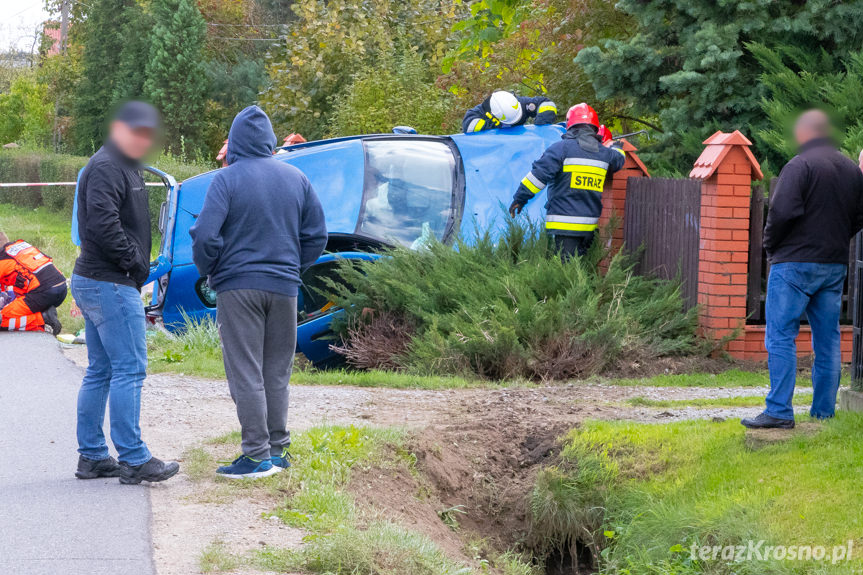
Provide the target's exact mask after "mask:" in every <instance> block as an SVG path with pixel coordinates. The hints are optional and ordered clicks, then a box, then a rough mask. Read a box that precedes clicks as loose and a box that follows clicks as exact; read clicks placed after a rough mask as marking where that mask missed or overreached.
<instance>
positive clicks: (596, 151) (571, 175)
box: [514, 126, 626, 236]
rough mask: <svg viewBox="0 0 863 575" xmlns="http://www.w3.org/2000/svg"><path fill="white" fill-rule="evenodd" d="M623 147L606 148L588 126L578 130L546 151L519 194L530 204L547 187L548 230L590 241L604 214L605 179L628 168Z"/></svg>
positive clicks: (570, 131) (517, 196) (517, 197)
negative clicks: (586, 237) (587, 237)
mask: <svg viewBox="0 0 863 575" xmlns="http://www.w3.org/2000/svg"><path fill="white" fill-rule="evenodd" d="M625 158H626V155H625V153H624V151H623V150H622V149H620V148H619V147H612V148H606V147H605V146H603V145H601V144H600V142H599V139H598V138H597V136H596V133H595V132H594V131H593V130H592V129H591V128H588V127H584V126H582V127H575V128H573V129H571V130H569V131H568V132H567V133H566V134H564V135H563V137H562V139H561V140H560V141H559V142H555V143H554V144H552V145H551V146H549V147H548V149H546V151H545V153H543V155H542V157H540V158H539V159H538V160H537V161H535V162H534V163H533V166H532V167H531V170H530V172H528V174H527V175H526V176H525V177H524V179H523V180H522V181H521V184H519V186H518V190H517V191H516V192H515V198H514V200H515V202H517V203H519V204H521V205H525V204H527V202H529V201H530V200H531V199H533V198H534V197H535V196H536V195H537V194H539V193H540V192H541V191H542V190H544V189H545V188H546V187H547V188H548V198H547V200H546V203H545V211H546V216H545V228H546V229H547V230H548V231H549V233H551V234H554V235H566V236H589V235H592V234H593V232H594V231H596V228H597V225H598V222H599V216H600V215H601V214H602V189H603V186H604V185H605V178H606V176H608V175H609V174H612V173H614V172H616V171H617V170H619V169H620V168H622V167H623V161H624V160H625Z"/></svg>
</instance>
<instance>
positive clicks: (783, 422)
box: [740, 413, 794, 429]
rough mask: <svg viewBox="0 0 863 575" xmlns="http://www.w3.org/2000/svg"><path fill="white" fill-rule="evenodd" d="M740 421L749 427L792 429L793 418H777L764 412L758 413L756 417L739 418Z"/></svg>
mask: <svg viewBox="0 0 863 575" xmlns="http://www.w3.org/2000/svg"><path fill="white" fill-rule="evenodd" d="M740 423H741V425H743V427H747V428H749V429H794V420H793V419H779V418H778V417H773V416H772V415H767V414H766V413H759V414H758V417H753V418H746V419H741V420H740Z"/></svg>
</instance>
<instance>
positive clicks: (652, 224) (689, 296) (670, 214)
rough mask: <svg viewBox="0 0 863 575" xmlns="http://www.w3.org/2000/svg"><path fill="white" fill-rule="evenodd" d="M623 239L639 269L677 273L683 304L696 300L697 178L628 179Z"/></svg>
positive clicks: (673, 275) (667, 276) (649, 272)
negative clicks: (680, 282)
mask: <svg viewBox="0 0 863 575" xmlns="http://www.w3.org/2000/svg"><path fill="white" fill-rule="evenodd" d="M624 214H625V219H624V223H623V241H624V242H625V244H626V246H627V249H628V250H630V251H631V252H633V253H636V254H637V255H638V260H639V261H638V271H639V272H640V273H642V274H647V275H654V276H657V277H660V278H664V279H674V278H678V277H679V278H680V279H681V281H682V294H683V299H684V301H685V303H686V306H687V308H691V307H693V306H695V305H696V304H697V303H698V251H699V250H698V248H699V224H700V218H701V180H693V179H667V178H629V180H628V181H627V184H626V208H625V210H624Z"/></svg>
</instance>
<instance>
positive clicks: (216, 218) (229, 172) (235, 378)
mask: <svg viewBox="0 0 863 575" xmlns="http://www.w3.org/2000/svg"><path fill="white" fill-rule="evenodd" d="M275 145H276V135H275V133H273V127H272V125H271V124H270V119H269V118H268V117H267V115H266V114H265V113H264V112H263V110H261V109H260V108H259V107H257V106H249V107H248V108H246V109H245V110H243V111H242V112H240V113H239V114H237V117H236V118H234V122H233V124H232V125H231V131H230V133H229V135H228V167H227V168H224V169H222V170H220V171H219V173H218V174H216V177H215V178H213V182H212V183H211V184H210V188H209V189H208V190H207V197H206V199H205V201H204V207H203V208H202V210H201V213H200V215H199V216H198V219H197V221H196V222H195V225H194V226H192V228H191V230H190V232H191V235H192V251H193V257H194V261H195V265H196V266H197V268H198V271H199V272H200V273H201V275H203V276H207V277H208V280H209V284H210V287H211V288H212V289H213V290H214V291H215V292H216V294H217V309H218V311H217V322H218V325H219V336H220V337H221V340H222V350H223V355H224V361H225V373H226V374H227V377H228V386H229V388H230V390H231V397H232V398H233V399H234V403H235V404H236V406H237V416H238V417H239V420H240V425H241V427H242V436H243V442H242V449H243V454H242V455H241V456H240V457H238V458H237V459H236V460H235V461H234V462H233V463H232V464H231V465H227V466H224V467H220V468H219V469H218V470H217V473H219V474H221V475H222V476H224V477H229V478H235V479H236V478H257V477H266V476H268V475H272V474H273V473H276V472H278V471H281V470H282V469H283V468H286V467H288V466H289V465H290V461H289V455H288V446H289V445H290V433H289V432H288V430H287V416H288V382H289V380H290V376H291V367H292V364H293V357H294V348H295V347H296V337H297V290H298V287H299V286H300V274H302V272H303V271H305V270H306V269H307V268H308V267H309V266H311V265H312V264H313V263H314V262H315V260H317V259H318V257H320V255H321V253H322V252H323V250H324V247H325V246H326V243H327V229H326V225H325V222H324V213H323V210H322V208H321V204H320V201H319V200H318V197H317V195H316V194H315V191H314V189H312V185H311V184H310V183H309V180H308V179H307V178H306V177H305V176H304V175H303V174H302V172H300V171H299V170H298V169H296V168H295V167H293V166H291V165H288V164H286V163H285V162H282V161H279V160H277V159H275V158H273V149H274V147H275Z"/></svg>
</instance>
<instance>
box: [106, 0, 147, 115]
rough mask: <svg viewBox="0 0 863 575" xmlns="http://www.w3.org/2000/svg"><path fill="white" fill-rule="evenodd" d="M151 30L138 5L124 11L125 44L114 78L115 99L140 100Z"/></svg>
mask: <svg viewBox="0 0 863 575" xmlns="http://www.w3.org/2000/svg"><path fill="white" fill-rule="evenodd" d="M152 29H153V19H152V17H151V15H150V14H149V13H148V12H147V11H146V10H145V9H144V7H143V6H142V5H141V4H139V3H137V2H135V3H133V4H132V5H130V6H129V7H128V8H126V17H125V22H124V23H123V30H122V32H121V33H122V35H123V38H124V39H125V42H124V43H123V48H122V50H121V51H120V55H119V62H118V64H117V77H116V80H115V83H114V99H115V100H117V101H119V100H130V99H137V98H141V97H143V94H144V81H145V71H146V69H147V61H148V60H149V51H150V31H151V30H152Z"/></svg>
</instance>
